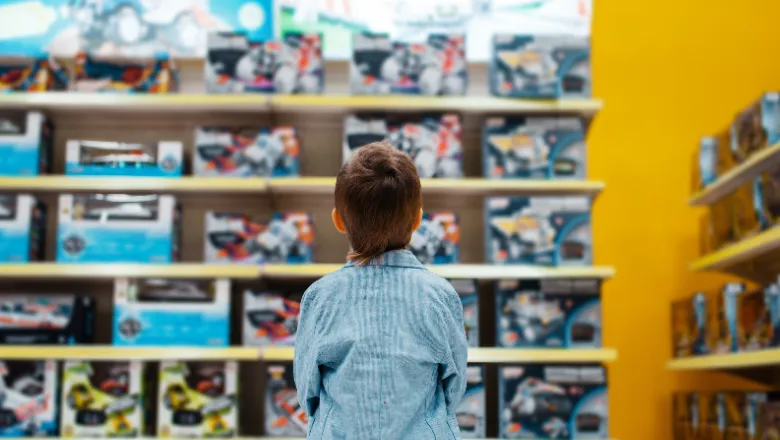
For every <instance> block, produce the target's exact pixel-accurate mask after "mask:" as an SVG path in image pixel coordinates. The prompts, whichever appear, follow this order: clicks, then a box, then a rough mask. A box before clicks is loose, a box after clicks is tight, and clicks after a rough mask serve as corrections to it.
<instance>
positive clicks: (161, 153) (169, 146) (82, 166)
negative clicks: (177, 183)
mask: <svg viewBox="0 0 780 440" xmlns="http://www.w3.org/2000/svg"><path fill="white" fill-rule="evenodd" d="M65 148H66V150H65V174H67V175H73V176H142V177H181V172H182V149H183V147H182V143H181V142H178V141H162V142H157V143H147V144H128V143H123V142H102V141H83V140H69V141H68V143H67V144H66V146H65Z"/></svg>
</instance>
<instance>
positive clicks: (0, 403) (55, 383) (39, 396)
mask: <svg viewBox="0 0 780 440" xmlns="http://www.w3.org/2000/svg"><path fill="white" fill-rule="evenodd" d="M58 392H59V376H58V375H57V362H55V361H52V360H47V361H0V396H2V399H0V437H55V436H56V435H57V393H58Z"/></svg>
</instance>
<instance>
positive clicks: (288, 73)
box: [205, 31, 325, 94]
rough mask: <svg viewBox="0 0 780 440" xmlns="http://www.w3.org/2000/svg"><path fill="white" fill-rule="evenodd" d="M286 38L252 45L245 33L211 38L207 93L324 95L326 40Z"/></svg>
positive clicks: (297, 35) (312, 35)
mask: <svg viewBox="0 0 780 440" xmlns="http://www.w3.org/2000/svg"><path fill="white" fill-rule="evenodd" d="M283 34H284V35H283V36H282V39H281V40H272V41H249V40H248V39H247V36H246V34H245V33H241V32H216V33H211V34H209V36H208V39H207V46H208V48H207V55H206V65H205V69H206V71H205V76H206V91H207V92H209V93H251V92H255V93H287V94H289V93H304V94H320V93H322V91H323V89H324V87H325V80H324V65H325V64H324V62H323V59H322V36H321V35H320V34H318V33H301V32H294V31H286V32H284V33H283Z"/></svg>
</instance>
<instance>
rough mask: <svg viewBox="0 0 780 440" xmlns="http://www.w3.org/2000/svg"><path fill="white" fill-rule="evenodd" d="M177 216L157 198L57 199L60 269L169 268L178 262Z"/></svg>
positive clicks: (173, 205)
mask: <svg viewBox="0 0 780 440" xmlns="http://www.w3.org/2000/svg"><path fill="white" fill-rule="evenodd" d="M180 230H181V211H180V207H179V205H178V203H177V202H176V198H175V197H173V196H160V195H129V194H75V195H74V194H63V195H60V212H59V219H58V230H57V261H58V262H60V263H116V262H122V263H157V264H160V263H170V262H173V261H177V260H178V259H179V231H180Z"/></svg>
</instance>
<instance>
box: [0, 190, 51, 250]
mask: <svg viewBox="0 0 780 440" xmlns="http://www.w3.org/2000/svg"><path fill="white" fill-rule="evenodd" d="M45 243H46V206H45V205H44V204H43V203H40V202H38V200H37V199H35V197H33V196H31V195H27V194H19V195H0V263H27V262H30V261H38V260H41V259H43V257H44V247H45Z"/></svg>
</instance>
